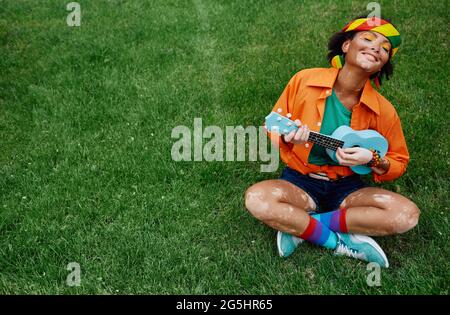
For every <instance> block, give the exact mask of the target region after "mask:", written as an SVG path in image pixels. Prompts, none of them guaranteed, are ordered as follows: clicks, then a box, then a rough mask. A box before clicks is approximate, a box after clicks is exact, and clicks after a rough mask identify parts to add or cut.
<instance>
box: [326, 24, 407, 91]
mask: <svg viewBox="0 0 450 315" xmlns="http://www.w3.org/2000/svg"><path fill="white" fill-rule="evenodd" d="M369 24H370V25H369ZM350 31H356V32H360V31H372V32H377V33H379V34H381V35H383V36H384V37H386V38H387V39H388V40H389V42H390V43H391V50H390V56H391V58H392V57H394V55H395V53H396V52H397V50H398V47H399V46H400V44H401V42H402V40H401V37H400V33H399V32H398V31H397V29H396V28H395V27H394V26H393V25H392V24H391V23H389V22H388V21H385V20H383V19H380V18H377V17H373V18H360V19H356V20H353V21H351V22H350V23H348V24H347V25H346V26H345V27H344V28H343V29H342V32H350ZM344 62H345V59H344V56H343V55H338V56H334V57H333V58H332V59H331V65H332V66H333V67H334V68H338V69H339V68H342V66H343V65H344ZM376 83H378V82H376ZM377 85H378V84H377Z"/></svg>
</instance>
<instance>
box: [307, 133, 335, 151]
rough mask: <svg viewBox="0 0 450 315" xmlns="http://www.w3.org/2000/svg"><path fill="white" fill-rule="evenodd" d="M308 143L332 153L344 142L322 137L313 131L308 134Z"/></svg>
mask: <svg viewBox="0 0 450 315" xmlns="http://www.w3.org/2000/svg"><path fill="white" fill-rule="evenodd" d="M308 141H310V142H313V143H315V144H317V145H320V146H322V147H325V148H326V149H330V150H333V151H336V150H337V149H338V148H342V146H343V145H344V141H341V140H338V139H335V138H332V137H330V136H326V135H323V134H321V133H318V132H315V131H310V132H309V138H308Z"/></svg>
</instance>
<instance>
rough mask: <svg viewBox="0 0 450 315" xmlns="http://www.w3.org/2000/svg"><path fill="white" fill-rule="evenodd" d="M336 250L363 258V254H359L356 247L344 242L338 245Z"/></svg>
mask: <svg viewBox="0 0 450 315" xmlns="http://www.w3.org/2000/svg"><path fill="white" fill-rule="evenodd" d="M336 252H337V253H342V254H345V255H347V256H350V257H353V258H362V256H361V255H362V254H358V252H357V251H355V250H354V249H351V248H350V247H348V246H347V245H346V244H344V243H340V244H339V245H338V248H337V250H336Z"/></svg>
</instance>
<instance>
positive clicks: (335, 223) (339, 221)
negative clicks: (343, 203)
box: [311, 208, 348, 233]
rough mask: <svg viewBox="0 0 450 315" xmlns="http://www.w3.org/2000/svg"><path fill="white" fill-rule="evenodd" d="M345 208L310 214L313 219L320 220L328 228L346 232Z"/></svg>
mask: <svg viewBox="0 0 450 315" xmlns="http://www.w3.org/2000/svg"><path fill="white" fill-rule="evenodd" d="M346 213H347V209H346V208H342V209H340V210H335V211H330V212H326V213H321V214H313V215H311V216H312V217H313V218H314V219H316V220H318V221H320V222H322V223H323V224H324V225H326V226H327V227H328V228H329V229H330V230H332V231H334V232H342V233H347V232H348V231H347V219H346Z"/></svg>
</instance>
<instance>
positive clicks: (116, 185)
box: [0, 0, 450, 294]
mask: <svg viewBox="0 0 450 315" xmlns="http://www.w3.org/2000/svg"><path fill="white" fill-rule="evenodd" d="M68 2H70V1H69V0H67V1H54V0H53V1H50V0H47V1H34V0H20V1H15V0H0V71H1V74H0V293H4V294H5V293H6V294H7V293H22V294H78V293H87V294H124V293H125V294H135V293H149V294H305V293H306V294H419V293H427V294H448V288H449V286H450V273H449V270H450V268H449V258H450V253H449V250H448V247H447V246H448V245H449V231H450V228H449V210H450V206H449V175H450V172H449V147H450V145H449V140H450V139H449V134H450V133H449V131H450V129H449V122H448V121H449V114H448V100H449V97H450V95H449V82H448V77H449V65H448V60H449V49H448V45H449V40H448V22H449V11H448V5H447V4H448V3H447V2H446V1H437V0H436V1H419V0H414V1H407V0H398V1H381V2H380V3H381V8H382V14H383V15H385V16H386V17H389V18H391V19H392V21H393V22H394V23H395V24H396V25H397V26H398V28H399V30H400V32H401V33H402V34H403V45H402V46H401V47H400V50H399V53H398V54H397V55H396V57H395V60H394V65H395V73H394V76H393V78H392V80H390V81H387V82H384V83H385V84H384V85H383V86H382V88H381V93H382V94H383V95H384V96H385V97H386V98H387V99H389V100H390V101H391V102H392V103H393V104H394V105H395V107H396V108H397V111H398V113H399V115H400V117H401V120H402V126H403V130H404V133H405V137H406V139H407V143H408V148H409V151H410V154H411V162H410V164H409V166H408V170H407V172H406V173H405V174H404V175H403V177H401V178H400V179H398V180H396V181H395V182H387V183H383V184H381V185H377V186H380V187H383V188H386V189H389V190H393V191H396V192H399V193H401V194H403V195H405V196H407V197H408V198H410V199H412V200H413V201H414V202H415V203H416V204H417V205H418V206H419V208H420V209H421V213H422V214H421V218H420V222H419V225H418V226H417V227H416V228H415V229H413V230H412V231H410V232H408V233H406V234H403V235H399V236H393V237H386V238H377V241H378V242H379V244H380V245H381V246H382V247H383V249H384V250H385V252H386V253H387V255H388V257H389V260H390V264H391V267H390V268H389V269H387V270H382V274H381V286H380V287H369V286H368V285H367V284H366V277H367V275H368V274H369V271H367V270H366V264H365V263H364V262H360V261H356V260H352V259H348V258H336V257H333V255H332V253H331V252H330V251H327V250H324V249H321V248H318V247H314V246H311V245H302V247H301V249H299V250H297V251H296V252H295V253H294V255H293V256H291V257H290V258H289V259H281V258H279V257H278V255H277V251H276V245H275V231H274V230H271V229H270V228H268V227H266V226H264V225H263V224H261V223H259V222H257V221H256V219H254V218H252V217H251V216H250V215H249V213H248V212H247V211H246V210H245V208H244V204H243V193H244V191H245V189H246V188H247V187H248V186H250V185H251V184H253V183H255V182H257V181H260V180H264V179H269V178H276V177H278V175H279V172H280V170H281V166H280V168H279V170H278V172H276V173H261V172H260V164H261V162H250V161H245V162H174V161H173V160H172V158H171V155H170V152H171V147H172V144H173V143H174V141H175V140H174V139H172V138H171V131H172V129H173V128H174V127H175V126H177V125H186V126H189V127H192V126H193V120H194V118H196V117H201V118H202V119H203V125H204V126H207V125H217V126H220V127H223V128H225V126H228V125H229V126H238V125H242V126H249V125H255V126H258V125H260V124H261V123H262V121H263V119H264V116H265V115H266V114H267V113H268V112H269V111H270V110H271V109H272V107H273V105H274V103H275V102H276V100H277V99H278V97H279V95H280V94H281V92H282V90H283V88H284V87H285V85H286V84H287V82H288V80H289V79H290V77H291V76H292V75H294V74H295V73H296V72H297V71H299V70H300V69H304V68H312V67H327V66H328V64H327V61H326V58H325V56H326V53H327V50H326V47H327V41H328V38H329V37H330V36H331V34H332V33H333V32H335V31H337V30H339V29H340V28H342V27H343V26H344V25H345V24H346V23H347V22H348V21H349V19H350V18H352V17H355V16H358V15H359V14H364V13H365V12H366V13H368V12H369V11H367V10H366V5H367V3H368V2H369V1H367V2H366V1H348V0H346V1H339V2H337V1H334V0H320V1H294V0H286V1H249V0H246V1H237V0H236V1H206V0H194V1H175V0H171V1H166V0H161V1H137V0H136V1H121V0H110V1H106V0H95V1H94V0H90V1H84V0H80V1H79V3H80V5H81V26H80V27H68V26H67V24H66V16H67V14H69V12H68V11H66V4H67V3H68ZM338 3H339V4H338ZM367 180H369V178H367ZM374 185H375V184H374ZM70 262H78V263H79V264H80V266H81V286H78V287H69V286H68V285H67V284H66V277H67V275H68V274H69V271H67V270H66V266H67V264H68V263H70Z"/></svg>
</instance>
